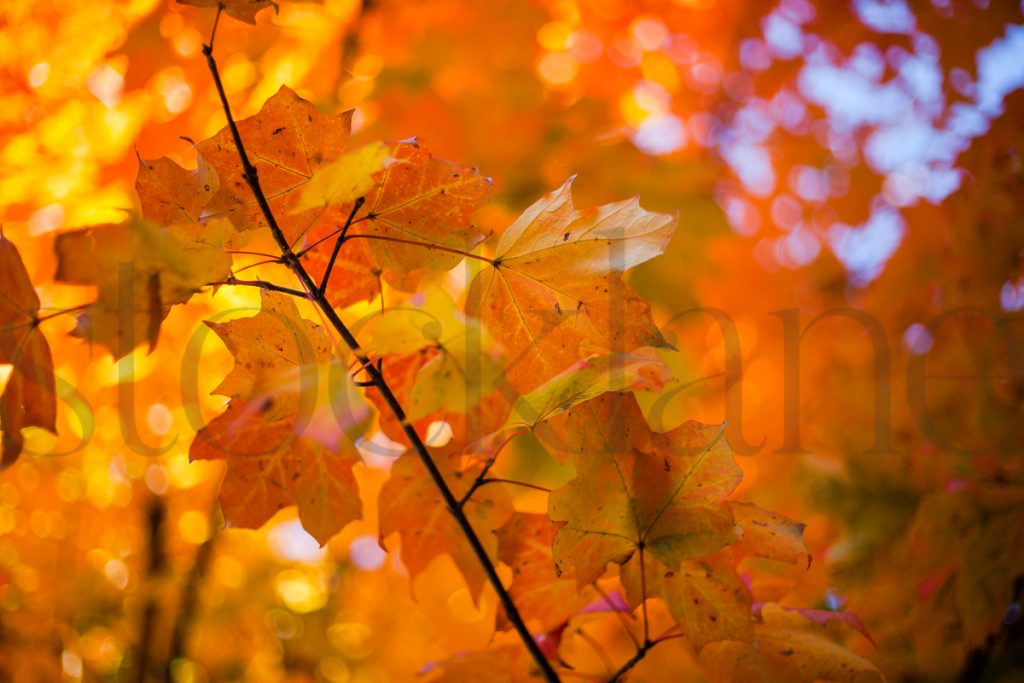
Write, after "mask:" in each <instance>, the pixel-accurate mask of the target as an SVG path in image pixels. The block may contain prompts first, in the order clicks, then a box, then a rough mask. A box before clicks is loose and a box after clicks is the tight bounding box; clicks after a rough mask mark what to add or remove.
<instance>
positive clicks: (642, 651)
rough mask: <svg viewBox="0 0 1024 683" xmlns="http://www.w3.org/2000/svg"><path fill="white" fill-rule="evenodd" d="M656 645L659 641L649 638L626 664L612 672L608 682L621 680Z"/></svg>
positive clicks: (612, 682) (613, 682)
mask: <svg viewBox="0 0 1024 683" xmlns="http://www.w3.org/2000/svg"><path fill="white" fill-rule="evenodd" d="M655 645H657V643H652V642H651V641H649V640H647V641H644V644H643V645H641V646H640V647H639V648H638V649H637V651H636V654H635V655H633V656H632V657H630V658H629V660H628V661H627V662H626V663H625V664H623V665H622V666H620V667H619V670H618V671H616V672H615V673H614V674H612V677H611V678H609V679H608V683H615V681H618V680H621V679H622V677H623V676H625V675H626V674H627V673H629V671H630V669H632V668H633V667H634V666H636V665H637V664H639V663H640V660H641V659H643V658H644V657H646V656H647V651H648V650H650V649H651V648H652V647H654V646H655Z"/></svg>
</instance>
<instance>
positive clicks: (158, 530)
mask: <svg viewBox="0 0 1024 683" xmlns="http://www.w3.org/2000/svg"><path fill="white" fill-rule="evenodd" d="M166 515H167V511H166V509H165V508H164V502H163V501H162V500H160V499H159V498H155V499H153V500H152V501H151V502H150V505H149V510H148V512H147V513H146V517H147V522H148V526H149V561H148V562H147V563H146V581H148V582H150V583H156V581H157V579H158V577H159V576H160V575H162V574H163V573H164V571H165V570H166V568H167V557H166V555H165V547H164V519H165V517H166ZM158 612H159V607H158V606H157V592H156V591H155V590H151V591H150V592H149V596H148V597H147V598H146V601H145V603H144V604H143V606H142V619H141V622H140V624H139V643H138V646H137V647H136V650H135V661H134V663H133V664H134V666H133V669H134V671H133V674H134V675H133V677H132V681H134V683H146V681H155V680H158V678H157V675H156V670H155V668H154V666H153V664H154V662H153V649H154V642H153V641H154V640H155V634H156V620H157V616H158Z"/></svg>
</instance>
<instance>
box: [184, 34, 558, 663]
mask: <svg viewBox="0 0 1024 683" xmlns="http://www.w3.org/2000/svg"><path fill="white" fill-rule="evenodd" d="M210 43H211V44H212V43H213V40H212V38H211V40H210ZM203 55H204V56H205V57H206V63H207V66H208V67H209V69H210V74H211V76H212V77H213V83H214V86H215V87H216V89H217V95H218V96H219V97H220V102H221V106H222V108H223V109H224V115H225V117H226V118H227V122H228V128H229V129H230V131H231V137H232V139H233V140H234V143H235V147H236V148H237V151H238V157H239V160H240V161H241V164H242V170H243V173H244V177H245V181H246V183H247V184H248V185H249V188H250V189H251V190H252V193H253V196H254V197H255V199H256V203H257V205H258V206H259V208H260V211H261V213H262V214H263V217H264V219H265V220H266V221H267V225H268V226H269V227H270V232H271V234H272V235H273V237H274V241H275V242H276V243H277V246H278V248H279V249H280V250H281V263H282V264H284V265H285V266H287V267H288V268H289V269H290V270H291V271H292V272H293V273H294V274H295V277H296V278H297V279H298V280H299V282H300V283H301V284H302V288H303V289H304V290H305V291H306V292H308V293H309V297H310V299H311V300H312V301H313V303H315V304H316V306H317V308H319V309H320V311H321V313H322V314H323V315H324V317H325V318H326V319H327V320H328V321H329V322H330V324H331V326H332V327H333V328H334V329H335V331H336V332H337V333H338V335H339V336H340V337H341V338H342V340H343V341H344V342H345V345H346V346H348V348H349V349H350V350H351V352H352V355H353V356H354V357H355V358H356V360H358V361H359V363H360V365H362V366H363V370H364V372H365V373H366V375H367V377H368V378H369V379H370V380H371V381H373V383H374V385H375V387H376V389H377V391H379V392H380V395H381V397H382V398H383V399H384V402H385V403H386V404H387V406H388V408H389V409H390V410H391V412H392V414H394V416H395V418H396V419H397V420H398V422H399V424H401V425H402V431H403V432H404V433H405V435H406V437H407V438H408V440H409V443H410V444H412V448H413V450H414V451H415V452H416V455H417V456H418V457H419V459H420V461H421V462H422V463H423V466H424V467H425V468H426V470H427V473H428V474H429V476H430V478H431V480H432V481H433V482H434V485H435V486H436V487H437V489H438V491H439V492H440V494H441V497H442V498H443V499H444V502H445V506H446V507H447V508H448V511H449V512H450V513H451V515H452V517H453V518H454V519H455V522H456V523H457V524H458V526H459V529H460V530H461V531H462V534H463V535H464V536H465V538H466V541H467V542H468V543H469V545H470V547H471V548H472V549H473V554H474V555H476V558H477V560H478V561H479V562H480V566H481V568H483V570H484V573H485V574H486V575H487V579H488V581H489V582H490V584H491V587H492V588H493V589H494V592H495V593H496V595H497V596H498V600H499V602H501V605H502V607H503V608H504V610H505V615H506V616H507V617H508V620H509V622H510V623H511V624H512V625H513V627H514V628H515V630H516V632H517V633H518V634H519V637H520V638H521V639H522V641H523V645H524V646H525V647H526V649H527V650H528V651H529V653H530V656H531V657H532V658H533V660H534V662H535V663H536V665H537V667H538V668H539V669H540V671H541V673H542V675H543V676H544V678H545V680H547V681H549V683H556V682H558V681H559V680H560V679H559V677H558V674H557V673H556V672H555V670H554V668H553V667H552V666H551V663H550V662H549V661H548V660H547V658H546V657H545V656H544V653H543V652H542V651H541V649H540V646H539V645H538V644H537V641H536V640H534V638H533V635H532V634H531V633H530V630H529V629H528V628H527V627H526V624H525V622H524V621H523V618H522V616H521V615H520V614H519V610H518V609H517V608H516V605H515V603H514V602H513V601H512V598H511V597H510V596H509V594H508V591H506V590H505V587H504V586H503V585H502V583H501V577H499V576H498V572H497V570H496V569H495V566H494V563H493V562H491V558H490V557H489V556H488V554H487V550H486V549H485V548H484V546H483V543H482V542H481V541H480V537H479V536H477V534H476V531H474V529H473V526H472V525H471V524H470V522H469V518H467V517H466V515H465V514H464V513H463V512H462V509H461V508H460V507H459V501H458V500H457V499H456V498H455V494H454V493H453V492H452V490H451V488H450V487H449V486H448V484H447V482H445V480H444V475H442V474H441V470H439V469H438V467H437V464H436V463H435V462H434V460H433V458H432V457H431V456H430V452H429V451H428V450H427V447H426V445H425V444H424V443H423V440H422V439H421V438H420V436H419V434H417V433H416V429H415V428H414V427H413V426H412V424H411V423H410V422H409V418H408V417H407V416H406V414H405V410H404V409H403V408H402V405H401V403H399V401H398V399H397V398H396V397H395V394H394V392H392V390H391V387H390V386H388V384H387V382H386V381H384V376H383V375H382V374H381V373H380V371H379V370H378V369H377V367H376V366H375V365H374V364H373V363H371V362H370V359H369V358H367V356H366V353H365V352H364V351H363V350H362V348H360V346H359V342H358V340H357V339H356V338H355V336H353V334H352V332H351V331H349V329H348V326H347V325H345V323H344V322H343V321H342V320H341V318H340V317H339V316H338V313H337V312H336V311H335V310H334V307H333V306H331V304H330V302H329V301H327V299H326V298H325V297H324V295H323V293H321V292H320V291H319V288H318V287H317V285H316V283H314V282H313V278H312V277H311V276H310V275H309V273H308V272H307V271H306V269H305V268H304V267H303V265H302V262H301V261H300V260H299V257H298V256H297V255H296V254H295V252H294V251H292V248H291V245H289V244H288V240H287V239H286V238H285V236H284V232H283V231H282V230H281V227H280V225H278V223H277V219H276V218H275V217H274V213H273V211H271V209H270V205H269V204H268V202H267V197H266V195H265V194H264V193H263V188H262V187H261V186H260V182H259V177H258V175H257V171H256V168H255V167H254V166H253V165H252V162H250V161H249V155H248V154H247V153H246V151H245V146H244V145H243V144H242V137H241V135H240V134H239V132H238V126H237V125H236V124H235V120H234V117H233V116H232V115H231V107H230V105H229V104H228V99H227V94H226V93H225V92H224V85H223V83H222V82H221V79H220V72H219V71H218V69H217V62H216V61H215V60H214V58H213V49H212V48H211V47H210V45H204V46H203Z"/></svg>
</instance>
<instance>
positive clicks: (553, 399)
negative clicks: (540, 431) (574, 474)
mask: <svg viewBox="0 0 1024 683" xmlns="http://www.w3.org/2000/svg"><path fill="white" fill-rule="evenodd" d="M670 378H671V375H670V373H669V370H668V368H667V367H665V365H664V364H663V363H662V362H661V360H660V359H658V358H656V357H655V356H654V355H652V354H648V353H644V352H642V350H638V351H637V352H635V353H614V354H609V355H604V356H591V357H589V358H584V359H582V360H580V361H577V362H576V363H574V364H573V365H571V366H570V367H568V368H566V369H565V370H564V371H562V372H561V373H559V374H558V375H556V376H554V377H552V378H551V379H550V380H548V381H547V382H545V383H544V384H542V385H541V386H539V387H537V388H536V389H534V390H533V391H530V392H527V393H525V394H523V395H521V396H519V398H517V399H516V401H515V403H514V404H513V405H512V412H511V413H510V414H509V416H508V420H507V422H506V427H510V428H511V427H517V426H526V427H530V428H533V427H536V426H538V425H539V424H540V423H542V422H544V421H545V420H548V419H551V418H552V417H555V416H556V415H558V414H560V413H563V412H565V411H567V410H569V409H570V408H572V407H573V406H576V405H578V404H580V403H584V402H586V401H589V400H590V399H592V398H596V397H598V396H600V395H601V394H604V393H607V392H610V391H627V390H628V391H660V390H661V389H662V388H663V387H664V385H665V382H666V381H668V380H669V379H670ZM553 454H554V455H555V457H558V458H560V459H561V458H563V456H564V455H565V454H566V453H565V451H564V450H558V449H556V450H555V451H554V453H553Z"/></svg>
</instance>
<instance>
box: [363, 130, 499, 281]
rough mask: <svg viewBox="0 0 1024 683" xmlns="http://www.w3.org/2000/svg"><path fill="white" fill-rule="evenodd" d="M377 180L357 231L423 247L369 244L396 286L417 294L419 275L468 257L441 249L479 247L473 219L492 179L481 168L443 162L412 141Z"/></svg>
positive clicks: (394, 153)
mask: <svg viewBox="0 0 1024 683" xmlns="http://www.w3.org/2000/svg"><path fill="white" fill-rule="evenodd" d="M377 176H378V183H379V184H378V186H377V187H376V188H375V189H373V190H371V191H370V192H369V193H368V194H367V195H366V204H365V205H364V208H365V211H366V215H365V217H364V218H363V219H361V220H359V221H358V222H357V223H356V224H355V225H353V228H354V229H353V232H354V233H362V234H366V235H371V236H381V237H383V238H397V239H401V240H409V241H412V242H416V243H417V244H403V243H400V242H395V241H389V240H387V239H370V240H368V241H369V242H370V245H369V249H370V252H371V253H372V254H373V256H374V258H375V259H376V261H377V262H378V263H380V265H381V266H382V267H383V268H385V269H386V270H388V271H389V272H390V274H391V275H392V276H393V282H394V285H395V286H396V287H398V288H400V289H403V290H406V291H411V290H412V289H413V288H414V287H415V285H416V279H415V277H414V272H415V271H418V270H423V269H431V270H450V269H451V268H453V267H454V266H455V264H457V263H458V262H459V261H460V260H461V259H462V256H460V255H459V254H457V253H451V252H448V251H444V250H443V249H439V248H438V247H441V248H446V249H454V250H456V251H462V252H465V251H468V250H470V249H472V248H473V247H474V246H475V245H476V241H477V239H478V237H479V235H478V233H477V231H476V230H475V229H474V228H473V226H472V223H471V222H470V218H471V216H472V214H473V212H474V211H476V210H477V209H478V208H480V207H481V206H482V205H483V204H484V203H485V202H486V201H487V198H488V196H490V191H491V181H490V179H489V178H485V177H483V176H481V175H480V172H479V171H477V169H475V168H472V167H469V166H463V165H461V164H457V163H455V162H453V161H446V160H444V159H437V158H435V157H434V156H433V155H432V154H431V153H430V151H429V150H427V149H426V147H424V146H423V145H422V144H420V143H419V142H417V141H415V140H411V141H403V142H399V143H397V144H395V147H394V149H393V150H392V152H391V162H390V163H389V164H388V166H387V168H385V169H384V170H383V171H380V172H379V173H378V174H377ZM423 245H427V247H428V248H426V249H425V248H424V246H423Z"/></svg>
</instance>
